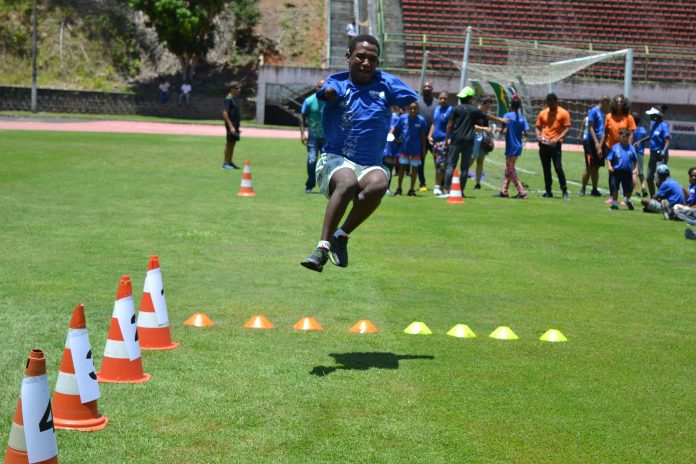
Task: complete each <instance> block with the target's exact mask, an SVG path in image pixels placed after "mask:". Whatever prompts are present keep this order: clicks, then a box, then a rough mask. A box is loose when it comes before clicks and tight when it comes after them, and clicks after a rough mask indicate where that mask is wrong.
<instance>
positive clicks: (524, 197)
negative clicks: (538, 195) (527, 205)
mask: <svg viewBox="0 0 696 464" xmlns="http://www.w3.org/2000/svg"><path fill="white" fill-rule="evenodd" d="M512 198H517V199H519V200H526V199H527V194H526V193H525V194H524V195H523V194H521V193H518V194H517V195H515V196H514V197H512Z"/></svg>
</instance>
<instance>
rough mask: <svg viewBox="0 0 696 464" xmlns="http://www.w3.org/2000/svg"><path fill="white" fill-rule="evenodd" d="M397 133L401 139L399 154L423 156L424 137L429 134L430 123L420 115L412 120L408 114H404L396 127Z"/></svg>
mask: <svg viewBox="0 0 696 464" xmlns="http://www.w3.org/2000/svg"><path fill="white" fill-rule="evenodd" d="M396 133H397V135H398V136H399V137H401V146H400V147H399V153H403V154H404V155H422V154H423V153H422V150H423V143H422V142H423V139H422V135H427V134H428V123H427V122H426V121H425V118H424V117H423V116H421V115H420V114H418V115H416V117H415V118H411V117H409V115H408V113H404V114H402V115H401V116H399V122H398V123H397V125H396Z"/></svg>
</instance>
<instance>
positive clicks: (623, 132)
mask: <svg viewBox="0 0 696 464" xmlns="http://www.w3.org/2000/svg"><path fill="white" fill-rule="evenodd" d="M624 135H631V131H630V130H628V129H625V128H624V129H619V137H623V136H624Z"/></svg>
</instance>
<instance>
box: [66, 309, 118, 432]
mask: <svg viewBox="0 0 696 464" xmlns="http://www.w3.org/2000/svg"><path fill="white" fill-rule="evenodd" d="M99 396H100V392H99V382H97V375H96V374H95V373H94V364H93V362H92V349H91V347H90V345H89V338H88V336H87V324H86V322H85V307H84V306H83V305H81V304H80V305H77V306H75V310H74V311H73V315H72V319H70V328H69V329H68V338H67V339H66V340H65V349H64V350H63V361H62V362H61V364H60V370H59V371H58V380H57V381H56V389H55V391H54V392H53V425H55V427H56V428H57V429H67V430H81V431H83V432H94V431H97V430H102V429H104V427H106V423H107V422H108V421H109V419H108V418H107V417H105V416H102V415H101V414H99V409H98V408H97V398H99Z"/></svg>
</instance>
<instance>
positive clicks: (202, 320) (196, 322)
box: [184, 313, 215, 327]
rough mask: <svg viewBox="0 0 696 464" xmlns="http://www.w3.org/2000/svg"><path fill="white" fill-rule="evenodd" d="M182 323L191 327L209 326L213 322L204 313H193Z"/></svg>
mask: <svg viewBox="0 0 696 464" xmlns="http://www.w3.org/2000/svg"><path fill="white" fill-rule="evenodd" d="M184 325H190V326H192V327H210V326H213V325H215V323H214V322H213V321H212V320H211V319H210V318H209V317H208V316H206V315H205V313H195V314H194V315H193V316H191V317H189V318H188V319H186V320H185V321H184Z"/></svg>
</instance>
